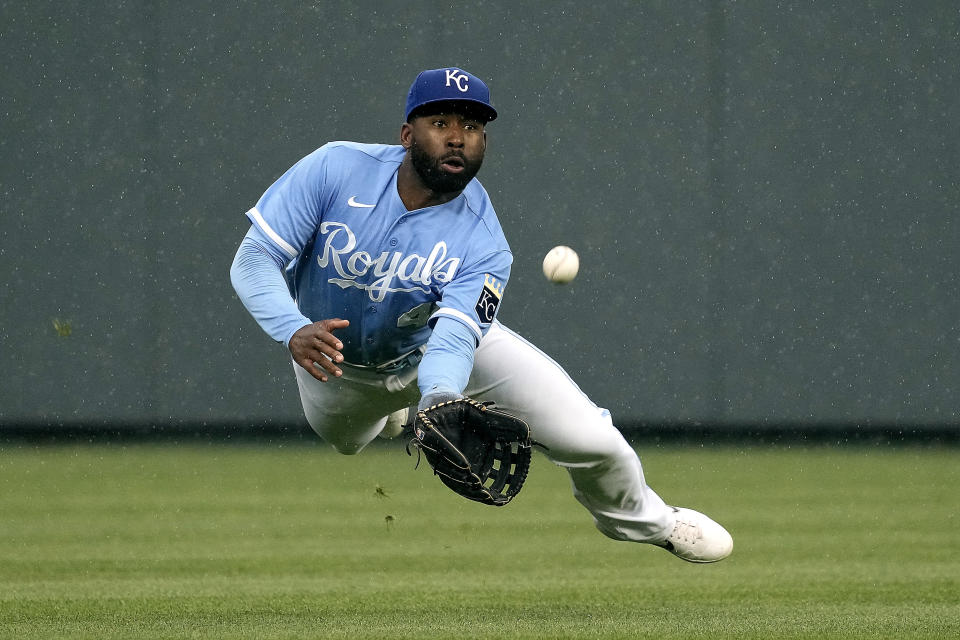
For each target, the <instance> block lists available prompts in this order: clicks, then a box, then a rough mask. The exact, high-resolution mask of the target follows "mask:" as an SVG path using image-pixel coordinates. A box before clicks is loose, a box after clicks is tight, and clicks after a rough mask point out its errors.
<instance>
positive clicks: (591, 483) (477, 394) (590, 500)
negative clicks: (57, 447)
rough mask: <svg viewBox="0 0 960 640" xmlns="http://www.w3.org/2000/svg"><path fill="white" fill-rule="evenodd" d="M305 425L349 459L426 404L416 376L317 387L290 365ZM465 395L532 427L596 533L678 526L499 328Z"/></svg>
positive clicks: (566, 391)
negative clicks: (389, 422)
mask: <svg viewBox="0 0 960 640" xmlns="http://www.w3.org/2000/svg"><path fill="white" fill-rule="evenodd" d="M293 367H294V370H295V371H296V375H297V383H298V385H299V388H300V399H301V401H302V403H303V410H304V414H305V415H306V418H307V422H309V424H310V426H311V427H312V428H313V430H314V431H316V432H317V434H318V435H320V436H321V437H322V438H323V439H324V440H326V441H327V442H328V443H330V444H331V445H333V447H334V448H335V449H336V450H337V451H339V452H340V453H343V454H354V453H357V452H359V451H360V450H361V449H363V448H364V447H365V446H366V445H367V444H369V443H370V442H371V441H372V440H373V439H374V438H376V437H377V435H378V434H379V433H380V431H381V430H382V429H383V426H384V424H385V422H386V416H387V415H388V414H390V413H392V412H394V411H396V410H398V409H402V408H403V407H406V406H410V405H415V404H416V403H417V402H418V401H419V399H420V391H419V389H418V388H417V385H416V368H415V367H410V368H409V370H407V371H404V372H401V373H400V374H398V375H384V374H380V373H375V372H373V371H370V370H358V369H355V368H349V367H344V368H343V372H344V373H343V376H342V377H340V378H332V377H331V378H330V381H329V382H325V383H324V382H319V381H318V380H316V379H315V378H313V377H312V376H311V375H310V374H309V373H307V372H306V371H304V370H303V368H301V367H300V366H299V365H297V364H294V365H293ZM464 393H465V394H466V395H468V396H470V397H471V398H475V399H477V400H480V401H485V400H491V401H493V402H495V403H496V404H497V406H499V407H501V408H502V409H504V410H505V411H509V412H511V413H513V414H514V415H517V416H519V417H521V418H523V419H524V420H526V422H527V424H528V425H530V431H531V436H532V438H533V440H534V441H536V442H537V443H539V444H542V445H543V447H544V448H545V450H544V453H545V454H546V456H547V457H548V458H549V459H550V460H551V461H552V462H554V463H555V464H557V465H559V466H561V467H563V468H565V469H566V470H567V472H568V473H569V474H570V479H571V482H572V485H573V494H574V496H575V497H576V498H577V500H578V501H579V502H580V503H581V504H582V505H583V506H584V507H586V508H587V510H588V511H589V512H590V513H591V514H592V515H593V518H594V522H595V524H596V527H597V529H599V530H600V531H601V532H602V533H603V534H604V535H606V536H608V537H610V538H613V539H615V540H629V541H634V542H654V543H656V542H661V541H663V540H664V539H666V537H667V535H668V534H669V533H670V532H669V530H668V528H669V527H671V526H672V524H673V517H672V516H671V515H670V511H669V509H668V508H667V506H666V505H665V504H664V502H663V500H662V499H661V498H660V496H658V495H657V494H656V493H655V492H654V491H653V490H652V489H651V488H650V487H649V486H647V484H646V481H645V480H644V477H643V468H642V467H641V464H640V459H639V458H638V457H637V454H636V452H635V451H634V450H633V448H632V447H631V446H630V445H629V444H628V443H627V441H626V440H625V439H624V438H623V435H622V434H621V433H620V431H619V430H617V428H616V427H614V426H613V422H612V420H611V417H610V412H609V411H607V410H606V409H601V408H599V407H597V406H596V405H595V404H594V403H593V402H592V401H591V400H590V399H589V398H588V397H587V396H586V394H584V393H583V392H582V391H581V390H580V388H579V387H578V386H577V385H576V383H574V382H573V380H571V379H570V377H569V376H568V375H567V373H566V372H565V371H564V370H563V368H562V367H561V366H560V365H559V364H557V363H556V362H554V361H553V360H552V359H551V358H550V357H549V356H547V355H546V354H544V353H543V352H542V351H540V350H539V349H537V348H536V347H535V346H534V345H532V344H530V343H529V342H527V341H526V340H524V339H523V338H522V337H520V336H519V335H517V334H516V333H514V332H513V331H511V330H509V329H508V328H506V327H505V326H503V325H502V324H500V323H499V322H494V323H493V325H492V326H491V327H490V330H489V331H488V332H487V335H485V336H484V337H483V339H482V340H481V341H480V345H479V347H477V350H476V354H475V357H474V366H473V372H472V373H471V375H470V381H469V382H468V384H467V388H466V389H465V390H464Z"/></svg>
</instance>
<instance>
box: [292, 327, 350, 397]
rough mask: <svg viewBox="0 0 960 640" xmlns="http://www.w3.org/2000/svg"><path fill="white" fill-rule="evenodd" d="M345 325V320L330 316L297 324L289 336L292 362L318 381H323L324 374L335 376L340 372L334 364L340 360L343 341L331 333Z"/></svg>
mask: <svg viewBox="0 0 960 640" xmlns="http://www.w3.org/2000/svg"><path fill="white" fill-rule="evenodd" d="M349 325H350V321H349V320H341V319H340V318H331V319H329V320H320V321H319V322H314V323H313V324H308V325H306V326H304V327H300V329H298V330H297V331H296V332H295V333H294V334H293V336H292V337H291V338H290V343H289V347H290V353H291V354H293V361H294V362H296V363H297V364H298V365H300V366H301V367H303V368H304V369H306V370H307V372H308V373H309V374H310V375H312V376H313V377H314V378H316V379H317V380H319V381H320V382H326V381H327V379H328V378H327V374H328V373H329V374H330V375H332V376H335V377H337V376H340V375H342V374H343V371H341V370H340V368H339V367H338V366H337V363H340V362H343V354H342V353H340V350H341V349H343V343H342V342H340V340H339V339H337V337H336V336H335V335H333V332H334V331H336V330H337V329H343V328H344V327H347V326H349Z"/></svg>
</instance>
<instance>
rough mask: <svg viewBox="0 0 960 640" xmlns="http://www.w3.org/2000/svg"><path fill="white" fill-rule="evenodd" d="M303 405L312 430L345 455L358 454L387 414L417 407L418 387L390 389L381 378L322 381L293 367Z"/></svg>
mask: <svg viewBox="0 0 960 640" xmlns="http://www.w3.org/2000/svg"><path fill="white" fill-rule="evenodd" d="M293 368H294V371H296V375H297V386H298V387H299V389H300V402H301V403H302V405H303V413H304V415H305V416H306V418H307V422H308V423H309V424H310V427H311V428H312V429H313V430H314V431H315V432H316V433H317V434H318V435H319V436H320V437H321V438H323V439H324V440H326V441H327V442H328V443H330V444H331V445H333V447H334V448H335V449H336V450H337V451H339V452H340V453H343V454H348V455H350V454H354V453H358V452H359V451H360V450H361V449H363V448H364V447H365V446H367V445H368V444H369V443H370V442H371V441H372V440H373V439H374V438H376V437H377V435H378V434H379V433H380V431H381V430H382V429H383V426H384V424H385V423H386V421H387V415H388V414H390V413H391V412H393V411H396V410H397V409H400V408H402V407H405V406H408V405H411V404H416V403H417V400H418V398H419V397H420V394H419V391H418V390H417V386H416V384H407V385H406V386H404V387H403V388H397V387H396V386H393V387H392V388H391V389H388V388H387V386H385V385H384V379H385V378H383V377H380V376H359V377H351V375H350V374H349V373H346V372H345V373H344V376H343V377H341V378H331V379H330V380H328V381H327V382H320V381H319V380H317V379H315V378H314V377H313V376H311V375H310V374H309V373H307V372H306V371H305V370H304V369H303V368H302V367H301V366H299V365H297V364H294V365H293Z"/></svg>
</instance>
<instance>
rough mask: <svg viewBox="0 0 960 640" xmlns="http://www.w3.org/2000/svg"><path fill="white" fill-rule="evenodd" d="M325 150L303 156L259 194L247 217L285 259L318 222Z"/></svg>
mask: <svg viewBox="0 0 960 640" xmlns="http://www.w3.org/2000/svg"><path fill="white" fill-rule="evenodd" d="M327 156H328V150H327V148H326V147H321V148H319V149H317V150H316V151H314V152H313V153H311V154H310V155H308V156H306V157H305V158H303V159H302V160H300V161H299V162H297V163H296V164H295V165H293V166H292V167H290V169H288V170H287V172H286V173H284V174H283V175H282V176H280V177H279V178H278V179H277V181H276V182H274V183H273V184H272V185H270V188H268V189H267V190H266V192H265V193H264V194H263V195H262V196H261V197H260V199H259V200H258V201H257V204H256V206H254V207H253V208H252V209H250V210H249V211H247V217H248V218H249V219H250V222H251V223H253V225H254V226H255V227H257V229H259V230H260V232H261V233H262V234H263V235H264V236H265V237H266V238H268V239H269V241H270V243H271V244H272V245H274V246H275V247H277V248H278V249H279V250H281V251H282V252H283V253H284V255H286V256H287V259H288V260H292V259H293V258H296V257H297V256H298V255H299V254H300V252H301V251H302V250H303V248H304V247H306V246H307V244H308V243H309V242H310V241H311V239H312V238H313V236H314V234H315V233H316V230H317V226H318V225H319V224H320V217H321V212H322V211H323V203H324V198H325V195H326V194H325V191H324V187H325V184H326V180H327V170H328V162H327Z"/></svg>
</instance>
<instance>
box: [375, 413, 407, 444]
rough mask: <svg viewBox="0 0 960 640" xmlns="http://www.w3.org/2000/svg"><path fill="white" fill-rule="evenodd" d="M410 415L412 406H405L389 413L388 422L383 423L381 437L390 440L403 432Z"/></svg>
mask: <svg viewBox="0 0 960 640" xmlns="http://www.w3.org/2000/svg"><path fill="white" fill-rule="evenodd" d="M409 416H410V407H404V408H403V409H400V410H399V411H394V412H393V413H391V414H390V415H388V416H387V423H386V424H385V425H383V429H382V430H381V431H380V437H381V438H383V439H384V440H390V439H391V438H396V437H397V436H398V435H400V434H401V433H403V427H404V425H406V423H407V419H408V418H409Z"/></svg>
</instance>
